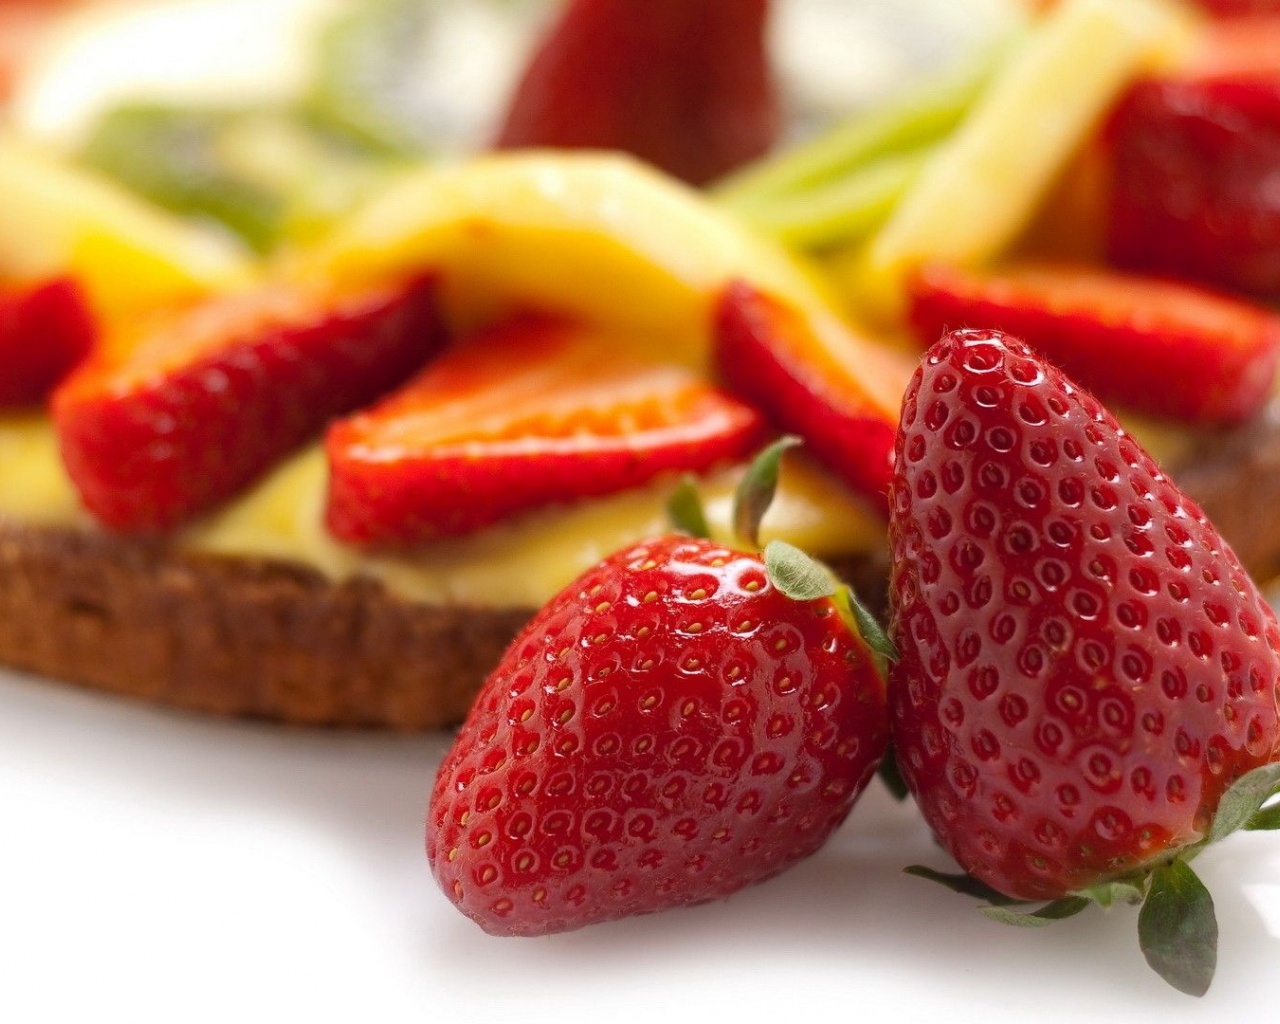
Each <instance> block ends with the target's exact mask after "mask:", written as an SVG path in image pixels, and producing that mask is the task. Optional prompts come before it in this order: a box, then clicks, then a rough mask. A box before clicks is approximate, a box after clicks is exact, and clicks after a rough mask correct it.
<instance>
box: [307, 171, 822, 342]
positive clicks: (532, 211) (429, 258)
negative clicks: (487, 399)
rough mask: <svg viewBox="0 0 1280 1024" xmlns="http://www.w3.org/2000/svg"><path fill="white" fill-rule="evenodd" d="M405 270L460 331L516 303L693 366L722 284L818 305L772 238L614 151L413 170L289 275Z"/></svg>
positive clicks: (806, 273) (814, 288)
mask: <svg viewBox="0 0 1280 1024" xmlns="http://www.w3.org/2000/svg"><path fill="white" fill-rule="evenodd" d="M414 268H436V269H438V270H439V271H440V272H441V275H442V285H443V295H444V302H445V307H446V311H447V314H448V316H449V317H450V319H451V321H452V322H453V323H454V324H455V325H456V326H460V327H467V326H474V325H475V324H477V323H481V322H485V321H487V320H491V319H493V318H494V317H495V316H498V315H501V314H502V313H503V312H506V311H509V310H511V309H513V308H521V307H525V308H533V309H538V310H543V311H547V312H553V313H563V314H568V315H572V316H576V317H580V318H583V319H584V320H586V321H587V322H589V323H596V324H601V325H604V326H607V327H609V328H611V329H613V330H614V331H616V332H617V333H620V334H625V335H630V336H633V337H635V338H637V339H644V341H643V344H644V345H645V346H646V347H647V348H648V349H650V350H651V351H650V354H654V353H653V352H652V349H653V348H654V346H655V344H657V345H658V346H660V348H661V353H660V354H664V355H666V356H667V357H669V358H671V359H672V360H673V361H678V362H683V363H686V364H689V365H694V366H698V365H701V364H702V363H703V362H705V359H706V354H707V349H708V340H709V337H710V307H711V302H712V300H713V299H714V298H715V296H716V294H717V292H718V291H719V289H720V288H721V287H722V286H723V285H724V284H725V283H726V282H727V281H728V280H729V279H731V278H734V277H742V278H746V279H748V280H750V281H752V282H753V283H754V284H755V285H756V286H757V287H758V288H760V289H761V290H762V291H767V292H770V293H772V294H775V295H777V296H779V297H781V298H783V299H785V300H786V301H788V302H789V303H791V304H792V305H793V306H796V307H799V308H801V309H814V308H819V307H825V306H826V305H827V300H826V298H825V296H824V295H823V293H822V291H821V286H820V285H819V284H818V283H817V280H816V277H815V276H814V275H813V273H812V271H811V270H810V269H808V268H806V266H805V265H803V264H802V263H801V262H800V261H799V260H798V259H797V258H795V257H793V256H792V255H790V254H789V253H788V252H787V251H786V250H785V249H784V248H782V247H781V246H780V245H778V244H777V243H775V242H772V241H770V240H767V239H765V238H763V237H761V236H759V235H757V234H755V233H754V232H753V231H752V230H751V229H749V228H747V227H746V226H744V225H743V224H740V223H739V222H738V221H737V220H736V219H735V218H733V217H732V216H731V215H729V214H727V213H724V212H723V211H720V210H717V209H716V208H714V207H713V206H711V205H710V204H709V203H707V202H706V201H705V200H704V199H703V198H702V197H701V196H700V195H699V194H698V193H697V192H695V191H693V190H692V189H689V188H687V187H685V186H683V185H681V184H680V183H678V182H675V181H673V180H671V179H669V178H666V177H664V176H663V175H660V174H658V173H656V172H654V171H651V170H649V169H647V168H645V167H643V166H642V165H641V164H639V163H637V162H635V161H633V160H630V159H628V158H625V157H620V156H613V155H601V154H562V153H556V154H552V153H544V152H525V153H511V154H499V155H496V156H491V157H483V158H480V159H477V160H473V161H470V162H467V163H463V164H459V165H455V166H450V167H439V168H427V169H420V170H415V171H413V172H411V173H410V174H408V175H407V176H406V177H404V178H403V179H401V180H399V181H398V182H396V183H395V184H393V185H391V186H390V187H389V188H388V189H387V190H386V191H384V192H382V193H381V194H380V195H378V196H377V197H376V198H375V199H373V200H372V201H371V202H370V203H368V204H367V205H365V206H364V207H362V208H361V209H360V210H358V211H357V212H356V213H355V214H354V215H353V216H352V217H351V218H350V219H349V220H347V221H346V222H345V223H343V224H341V225H339V227H338V228H337V229H336V230H335V232H334V233H333V235H332V236H331V237H329V238H328V239H327V240H326V241H325V242H323V243H322V244H321V245H320V246H319V247H318V249H317V250H316V251H314V252H312V253H310V254H308V255H306V256H304V257H303V258H302V259H301V261H300V263H299V264H297V265H296V267H295V271H294V272H297V273H300V274H302V275H303V276H311V275H320V276H325V277H339V278H344V279H350V278H361V277H378V276H381V275H386V274H395V273H401V272H404V271H405V270H408V269H414ZM655 339H657V341H656V342H655Z"/></svg>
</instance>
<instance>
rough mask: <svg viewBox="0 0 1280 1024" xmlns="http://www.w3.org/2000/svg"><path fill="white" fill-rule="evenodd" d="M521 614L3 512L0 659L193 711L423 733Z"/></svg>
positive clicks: (454, 710)
mask: <svg viewBox="0 0 1280 1024" xmlns="http://www.w3.org/2000/svg"><path fill="white" fill-rule="evenodd" d="M528 615H529V612H528V611H527V610H519V609H517V610H502V611H496V610H476V609H468V608H452V607H443V606H439V607H437V606H427V605H422V604H415V603H411V602H408V601H403V600H400V599H398V598H397V597H395V596H394V595H392V594H390V593H388V592H387V591H386V590H385V589H384V588H383V587H381V586H380V585H379V584H376V583H372V582H368V581H363V580H361V581H353V582H347V583H337V584H335V583H332V582H330V581H329V580H327V579H325V578H324V577H322V576H320V575H318V574H317V573H315V572H312V571H309V570H307V569H305V568H301V567H298V566H294V565H290V564H287V563H281V562H268V561H262V560H256V559H235V558H224V557H216V556H205V555H200V554H195V553H191V552H188V551H183V550H180V549H175V548H172V547H169V546H167V545H164V544H161V543H146V542H139V541H134V540H125V539H121V538H117V537H113V536H110V535H107V534H102V533H94V532H81V531H75V530H66V529H50V528H42V527H31V526H23V525H21V524H15V523H12V522H5V521H3V520H0V662H3V663H4V664H7V665H11V666H13V667H15V668H20V669H25V670H27V671H30V672H34V673H37V674H39V675H44V676H50V677H53V678H56V679H64V680H69V681H72V682H75V683H79V684H81V685H84V686H90V687H95V688H98V689H102V690H108V691H111V692H113V693H119V694H126V695H128V696H131V697H137V698H141V699H144V700H148V701H154V702H159V703H162V704H168V705H171V706H175V707H180V708H187V709H191V710H195V711H202V712H211V713H215V714H220V715H237V716H248V717H258V718H270V719H280V720H284V721H289V722H296V723H304V724H324V725H344V726H382V727H387V728H392V729H401V730H412V729H428V728H436V727H439V726H442V725H446V724H449V723H452V722H456V721H458V720H459V719H461V718H462V716H463V715H464V714H465V713H466V710H467V707H468V706H469V704H470V701H471V698H472V695H473V694H474V693H475V690H476V688H477V687H478V686H479V684H480V682H481V680H483V678H484V676H485V674H486V673H487V672H488V671H489V670H490V668H492V666H493V665H494V664H495V663H496V662H497V660H498V658H499V656H500V655H501V653H502V651H503V649H504V648H505V646H506V644H507V643H508V642H509V641H510V639H511V637H512V636H513V635H514V633H515V632H516V630H517V629H518V628H519V627H520V626H521V624H522V623H523V622H524V621H525V620H526V619H527V618H528Z"/></svg>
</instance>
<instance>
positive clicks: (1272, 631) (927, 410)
mask: <svg viewBox="0 0 1280 1024" xmlns="http://www.w3.org/2000/svg"><path fill="white" fill-rule="evenodd" d="M890 545H891V550H892V555H893V570H892V579H891V591H892V599H893V602H894V618H893V624H892V633H893V636H894V638H895V640H896V643H897V645H898V648H899V650H900V652H901V660H899V661H898V662H897V663H896V665H895V666H894V667H893V669H892V670H891V675H890V709H891V723H892V730H893V744H894V748H895V750H896V751H897V758H898V766H899V768H900V769H901V772H902V775H903V777H904V779H905V780H906V782H907V784H908V786H909V788H910V790H911V792H912V793H913V794H914V795H915V797H916V800H917V802H918V803H919V806H920V809H921V811H922V812H923V814H924V816H925V818H926V820H927V821H928V823H929V825H930V826H931V827H932V829H933V831H934V833H935V834H936V835H937V837H938V839H939V840H940V841H941V843H942V844H943V845H944V846H945V847H946V849H947V850H948V851H950V853H951V854H952V855H953V856H954V857H955V858H956V860H957V861H958V862H959V864H960V865H961V867H963V868H964V869H965V870H966V871H967V872H969V873H970V875H972V876H973V878H974V879H976V880H978V882H980V883H982V884H983V885H985V886H986V887H989V888H990V890H992V894H993V895H994V896H995V897H996V898H997V900H999V901H1001V902H1003V903H1008V902H1009V900H1010V899H1013V900H1050V901H1054V902H1051V903H1050V904H1048V906H1047V907H1044V908H1042V909H1040V910H1038V911H1036V910H1032V911H1030V912H1029V913H1028V914H1023V913H1022V911H1020V910H1017V909H1010V908H1007V907H1006V908H1004V909H1002V910H996V911H993V913H994V914H995V915H996V916H999V917H1001V918H1002V919H1011V920H1014V921H1015V922H1017V923H1028V924H1035V923H1044V922H1045V921H1047V920H1051V919H1054V918H1056V917H1060V916H1066V915H1067V914H1070V913H1074V912H1076V911H1078V910H1081V909H1083V908H1084V907H1085V906H1087V905H1088V904H1089V903H1090V902H1099V903H1102V904H1103V905H1107V904H1109V903H1110V902H1112V901H1115V900H1122V901H1140V900H1143V899H1144V898H1145V899H1146V901H1147V902H1146V905H1145V907H1144V910H1143V913H1142V917H1141V919H1140V929H1141V931H1142V942H1143V948H1144V951H1145V952H1146V954H1147V957H1148V960H1149V962H1150V963H1151V964H1152V966H1153V967H1154V968H1155V969H1156V970H1158V971H1160V973H1161V974H1162V975H1163V976H1165V978H1166V980H1169V981H1170V983H1171V984H1173V985H1175V986H1176V987H1178V988H1180V989H1182V990H1184V991H1188V992H1194V993H1197V994H1198V993H1200V992H1203V991H1204V989H1205V988H1207V986H1208V983H1209V979H1210V978H1211V977H1212V972H1213V961H1214V954H1213V948H1214V942H1215V940H1216V925H1215V924H1214V923H1213V911H1212V902H1211V901H1210V900H1209V898H1208V894H1207V893H1204V891H1203V886H1201V885H1200V884H1199V882H1198V881H1197V880H1196V879H1195V875H1194V874H1193V873H1192V872H1191V869H1190V867H1189V866H1188V865H1187V861H1188V860H1189V859H1190V858H1191V857H1192V856H1193V855H1194V854H1195V853H1196V852H1198V851H1199V850H1200V849H1201V848H1202V847H1203V846H1204V845H1205V843H1206V842H1208V841H1211V840H1216V839H1218V838H1221V837H1222V835H1224V834H1225V833H1226V832H1229V831H1231V830H1232V829H1234V828H1236V827H1240V826H1241V825H1242V824H1245V823H1249V822H1252V823H1253V824H1254V825H1257V826H1259V827H1260V826H1262V825H1263V824H1265V822H1264V821H1261V820H1257V819H1255V818H1254V815H1255V813H1256V812H1257V809H1258V807H1259V806H1260V805H1261V803H1262V801H1263V800H1265V799H1267V798H1268V797H1269V796H1271V795H1272V793H1273V791H1274V789H1275V783H1276V782H1277V780H1280V770H1277V768H1276V766H1274V765H1271V762H1272V761H1274V760H1276V759H1277V757H1278V756H1280V704H1278V691H1277V684H1278V681H1280V627H1278V626H1277V623H1276V618H1275V615H1274V614H1273V612H1272V610H1271V608H1270V606H1269V605H1268V604H1267V602H1266V600H1265V599H1264V598H1263V597H1262V595H1261V594H1260V593H1259V592H1258V589H1257V587H1256V586H1255V585H1254V583H1253V582H1252V581H1251V580H1250V578H1249V577H1248V575H1247V574H1246V573H1245V571H1244V570H1243V569H1242V568H1241V567H1240V564H1239V562H1238V561H1237V559H1236V557H1235V555H1234V554H1233V553H1232V551H1231V549H1230V548H1229V547H1228V546H1227V544H1226V543H1225V542H1224V541H1223V540H1222V538H1221V537H1220V536H1219V535H1218V533H1217V531H1216V530H1215V529H1214V528H1213V526H1212V525H1211V524H1210V523H1209V522H1208V521H1207V520H1206V519H1205V518H1204V516H1203V514H1202V513H1201V512H1200V510H1199V508H1198V507H1197V506H1196V505H1195V504H1194V503H1192V502H1191V501H1190V500H1189V499H1188V498H1186V497H1185V496H1184V495H1183V493H1182V492H1181V491H1180V490H1179V488H1178V487H1177V486H1176V485H1175V484H1174V483H1173V482H1172V481H1170V480H1169V479H1168V478H1166V477H1165V476H1164V474H1163V473H1162V472H1161V471H1160V469H1159V468H1158V467H1157V466H1156V465H1155V463H1154V462H1153V461H1152V459H1151V458H1150V456H1149V455H1147V453H1146V452H1145V451H1143V449H1142V448H1141V447H1140V446H1139V445H1138V444H1137V443H1136V442H1135V441H1134V440H1133V438H1132V437H1130V436H1129V435H1128V434H1126V433H1125V431H1124V430H1123V429H1122V428H1121V427H1120V426H1119V425H1118V424H1117V422H1116V421H1115V419H1114V418H1113V417H1112V416H1111V414H1110V413H1108V412H1107V411H1106V410H1105V409H1103V408H1102V406H1101V405H1099V403H1098V402H1097V400H1096V399H1094V398H1093V397H1092V396H1090V395H1089V394H1087V393H1086V392H1084V391H1082V390H1080V389H1079V388H1077V387H1076V386H1075V385H1074V384H1073V383H1072V382H1071V381H1070V380H1069V379H1068V378H1067V377H1066V376H1065V375H1063V374H1062V373H1061V372H1060V371H1059V370H1057V369H1055V368H1053V367H1052V366H1050V365H1049V364H1047V363H1045V362H1044V361H1043V360H1042V359H1041V358H1040V357H1039V356H1037V355H1036V354H1035V353H1034V352H1032V350H1031V349H1030V348H1028V347H1027V346H1026V345H1025V344H1023V343H1022V342H1021V341H1018V340H1016V339H1013V338H1008V337H1006V336H1004V335H1001V334H1000V333H998V332H993V331H957V332H954V333H952V334H949V335H947V336H946V337H944V338H943V339H942V340H941V341H939V342H938V343H937V344H936V345H935V346H934V347H932V348H931V349H930V350H929V352H928V353H927V354H926V356H925V359H924V362H923V365H922V366H921V368H920V370H919V371H918V372H917V374H916V376H915V378H914V379H913V381H912V383H911V387H910V388H909V390H908V392H907V396H906V399H905V402H904V405H903V412H902V425H901V431H900V434H899V437H898V444H897V469H896V471H895V475H894V483H893V495H892V511H891V519H890ZM1263 817H1264V818H1265V815H1264V816H1263ZM1272 817H1274V815H1272ZM1162 921H1163V922H1164V923H1165V924H1167V925H1169V928H1162V927H1161V922H1162ZM1170 930H1172V931H1174V932H1177V933H1178V934H1175V935H1173V936H1172V937H1171V936H1170V934H1169V931H1170ZM1179 930H1180V931H1179Z"/></svg>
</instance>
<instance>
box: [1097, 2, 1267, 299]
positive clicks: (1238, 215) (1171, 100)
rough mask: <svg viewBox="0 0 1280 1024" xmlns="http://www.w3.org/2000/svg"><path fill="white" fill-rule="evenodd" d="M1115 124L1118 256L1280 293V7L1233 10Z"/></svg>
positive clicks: (1114, 243) (1132, 264)
mask: <svg viewBox="0 0 1280 1024" xmlns="http://www.w3.org/2000/svg"><path fill="white" fill-rule="evenodd" d="M1204 38H1205V41H1204V44H1203V45H1202V46H1201V47H1200V48H1199V49H1198V51H1197V52H1196V53H1194V54H1193V55H1192V56H1191V58H1190V59H1189V60H1188V62H1187V64H1186V66H1185V67H1184V68H1183V69H1181V70H1180V71H1179V72H1178V74H1176V75H1174V76H1171V77H1165V78H1158V79H1147V80H1144V81H1141V82H1139V83H1137V84H1136V85H1135V86H1134V87H1133V88H1132V89H1130V91H1129V92H1128V94H1127V95H1126V96H1125V98H1124V99H1123V100H1122V101H1121V102H1120V104H1119V105H1118V106H1117V108H1116V110H1115V112H1114V114H1113V116H1112V118H1111V121H1110V124H1109V126H1108V130H1107V139H1108V142H1109V144H1110V150H1111V163H1112V173H1111V198H1110V204H1109V206H1110V209H1109V215H1108V218H1107V220H1108V223H1109V238H1108V245H1107V248H1108V253H1109V257H1110V259H1111V260H1112V262H1114V263H1115V264H1116V265H1118V266H1122V267H1126V268H1129V269H1134V270H1145V271H1151V272H1155V273H1161V274H1175V275H1177V276H1179V277H1186V278H1190V279H1192V280H1198V281H1204V282H1207V283H1210V284H1216V285H1221V286H1223V287H1226V288H1229V289H1231V290H1236V291H1245V292H1252V293H1255V294H1258V295H1262V296H1267V297H1275V296H1280V205H1277V203H1276V201H1275V186H1274V181H1275V177H1276V173H1277V171H1278V170H1280V17H1267V18H1250V19H1246V20H1243V21H1239V22H1223V23H1221V24H1219V25H1216V26H1214V27H1213V28H1212V29H1211V30H1209V31H1208V32H1207V33H1206V35H1205V37H1204Z"/></svg>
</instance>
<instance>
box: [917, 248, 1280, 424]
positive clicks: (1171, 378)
mask: <svg viewBox="0 0 1280 1024" xmlns="http://www.w3.org/2000/svg"><path fill="white" fill-rule="evenodd" d="M911 297H912V302H911V320H912V323H913V325H914V327H915V329H916V333H917V336H918V338H919V340H920V341H921V342H922V343H923V344H924V345H926V346H927V345H931V344H932V343H933V342H935V341H937V340H938V338H940V337H941V336H942V334H943V333H944V332H945V331H946V330H948V329H950V328H960V327H977V328H992V329H996V330H1000V331H1004V332H1006V333H1008V334H1013V335H1016V336H1017V337H1019V338H1021V339H1022V340H1023V341H1025V342H1027V343H1028V344H1030V345H1031V347H1032V348H1034V349H1035V350H1036V351H1037V352H1039V353H1040V354H1041V355H1042V356H1044V357H1045V358H1046V359H1047V360H1049V361H1050V362H1053V363H1055V364H1056V365H1058V366H1060V367H1061V368H1062V369H1064V370H1065V371H1066V372H1067V373H1068V374H1069V375H1071V376H1072V377H1073V378H1075V379H1076V380H1078V381H1080V383H1082V384H1084V385H1085V386H1086V387H1088V388H1089V389H1090V390H1092V391H1093V392H1094V393H1095V394H1097V395H1099V396H1100V397H1101V398H1103V399H1105V400H1107V401H1114V402H1117V403H1120V404H1122V405H1125V406H1127V407H1129V408H1130V409H1133V410H1135V411H1139V412H1145V413H1151V414H1153V415H1159V416H1166V417H1170V418H1174V419H1178V420H1181V421H1183V422H1186V423H1191V424H1224V423H1234V422H1239V421H1241V420H1244V419H1247V418H1248V417H1250V416H1252V415H1253V414H1254V413H1256V412H1257V411H1258V410H1259V409H1260V408H1261V407H1262V406H1263V405H1264V404H1265V402H1266V400H1267V398H1268V396H1269V395H1270V394H1271V384H1272V381H1273V379H1274V377H1275V372H1276V362H1277V359H1278V358H1280V318H1278V317H1276V316H1275V315H1274V314H1273V313H1271V312H1270V311H1269V310H1266V309H1263V308H1261V307H1259V306H1255V305H1253V304H1251V303H1248V302H1245V301H1242V300H1239V299H1235V298H1232V297H1229V296H1226V295H1220V294H1217V293H1214V292H1209V291H1206V290H1205V289H1202V288H1197V287H1193V286H1191V285H1184V284H1178V283H1176V282H1172V281H1166V280H1161V279H1157V278H1147V277H1139V276H1136V275H1129V274H1121V273H1117V272H1114V271H1107V270H1098V269H1091V268H1086V267H1078V266H1066V265H1049V264H1040V265H1037V264H1022V265H1013V266H1008V267H1005V268H1002V269H999V270H995V271H981V272H979V271H966V270H961V269H958V268H955V267H947V266H942V265H932V266H929V267H926V268H924V269H922V270H921V272H920V273H918V274H917V275H916V276H915V278H914V279H913V281H912V288H911Z"/></svg>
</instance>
